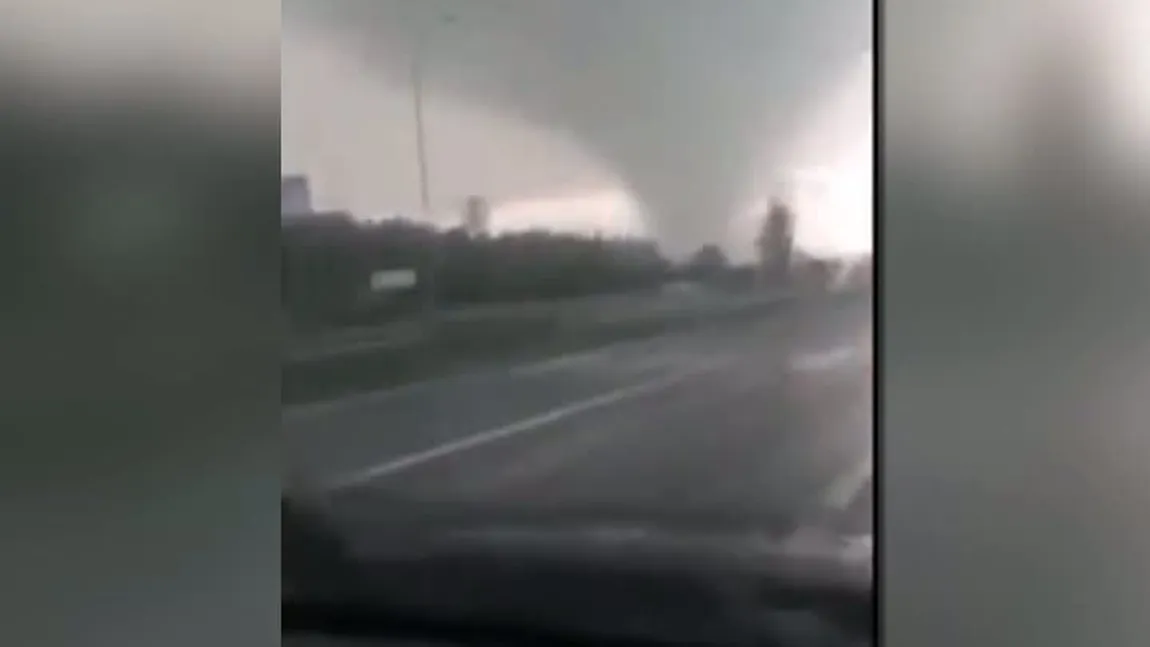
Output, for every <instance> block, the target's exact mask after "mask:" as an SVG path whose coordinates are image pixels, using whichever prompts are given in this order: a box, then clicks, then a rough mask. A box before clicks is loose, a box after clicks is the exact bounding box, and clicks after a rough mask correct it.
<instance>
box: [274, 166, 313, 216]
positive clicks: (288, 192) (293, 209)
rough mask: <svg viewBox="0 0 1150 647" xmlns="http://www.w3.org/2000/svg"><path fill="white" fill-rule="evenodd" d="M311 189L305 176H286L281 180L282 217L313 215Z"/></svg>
mask: <svg viewBox="0 0 1150 647" xmlns="http://www.w3.org/2000/svg"><path fill="white" fill-rule="evenodd" d="M312 211H313V208H312V204H311V187H310V186H309V185H308V181H307V177H306V176H303V175H285V176H283V177H282V178H281V179H280V215H281V216H294V215H302V214H310V213H312Z"/></svg>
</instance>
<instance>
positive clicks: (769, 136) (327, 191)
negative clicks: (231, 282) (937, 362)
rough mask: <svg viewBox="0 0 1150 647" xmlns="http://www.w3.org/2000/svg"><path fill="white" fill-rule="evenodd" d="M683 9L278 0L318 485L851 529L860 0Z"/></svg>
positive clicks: (864, 197)
mask: <svg viewBox="0 0 1150 647" xmlns="http://www.w3.org/2000/svg"><path fill="white" fill-rule="evenodd" d="M713 4H714V3H712V2H707V1H703V0H699V1H695V0H680V1H678V2H674V3H671V2H647V1H643V0H634V1H631V2H606V1H604V2H597V1H591V2H564V3H554V2H535V1H529V0H514V1H508V0H503V1H495V0H469V1H468V2H447V1H430V0H421V1H419V2H399V1H394V0H393V1H377V2H370V3H368V2H363V3H352V2H347V3H314V2H312V3H289V2H285V3H284V33H283V45H282V47H283V61H282V65H283V72H282V74H283V79H282V93H283V96H282V106H283V107H282V150H283V183H282V219H281V244H282V252H283V264H282V285H283V290H282V294H283V297H282V312H283V315H284V322H285V326H284V335H283V357H284V359H283V417H282V420H283V422H282V429H283V434H284V436H285V439H286V442H287V447H288V451H289V456H288V460H289V462H290V464H291V470H292V472H293V477H294V478H297V479H299V480H300V482H303V483H306V484H307V485H306V488H307V489H308V490H309V491H310V492H311V493H312V494H313V495H315V496H318V497H320V498H322V499H323V500H324V502H325V505H327V506H329V507H330V508H331V509H333V510H353V511H354V515H355V516H357V517H363V516H372V515H376V516H378V517H379V518H380V519H389V518H390V519H399V518H402V519H403V521H402V522H393V527H400V526H402V527H404V528H407V527H410V526H411V525H413V524H422V525H427V524H432V523H433V522H435V523H438V522H442V523H441V524H440V526H439V527H441V528H454V529H458V528H464V527H466V528H476V527H478V526H483V527H485V528H487V529H488V530H491V529H492V528H494V529H497V530H500V531H502V532H510V531H512V530H516V531H524V532H526V531H525V530H523V529H536V530H537V529H538V528H539V527H541V526H542V525H546V526H547V528H549V529H551V530H549V532H551V531H554V532H556V533H559V534H563V533H570V534H568V535H565V536H575V534H577V533H579V532H583V533H586V532H588V531H589V529H598V531H599V532H616V533H626V532H633V533H642V532H647V533H651V534H653V533H655V532H656V530H655V529H657V532H658V533H660V535H659V536H668V535H669V536H700V535H706V536H708V537H738V538H741V539H743V540H745V538H747V537H749V536H763V537H770V538H772V540H777V541H779V542H780V543H782V544H788V545H795V546H799V545H805V543H807V542H810V541H812V540H811V538H812V537H820V538H821V537H832V538H833V541H831V542H830V544H831V545H836V546H856V547H857V546H865V547H869V545H870V536H871V534H872V530H873V525H872V523H873V522H872V517H871V512H872V510H871V509H872V491H871V488H872V484H871V483H872V481H871V448H872V444H873V436H872V433H873V432H872V417H873V411H872V396H873V385H872V379H871V377H872V361H873V360H872V348H871V339H872V307H871V291H870V289H871V215H872V214H871V183H872V179H871V174H872V156H873V153H872V110H871V104H872V98H871V84H872V78H871V47H872V45H871V32H870V25H871V22H872V17H871V3H869V2H862V1H855V0H836V1H831V0H828V1H825V2H810V1H803V2H794V1H786V0H768V1H764V0H747V1H746V2H741V1H740V2H736V1H734V0H729V1H726V2H724V3H723V8H722V10H721V11H718V10H716V7H714V6H713ZM648 536H650V535H648ZM816 543H819V544H820V545H822V544H823V543H825V542H822V540H820V541H819V542H816Z"/></svg>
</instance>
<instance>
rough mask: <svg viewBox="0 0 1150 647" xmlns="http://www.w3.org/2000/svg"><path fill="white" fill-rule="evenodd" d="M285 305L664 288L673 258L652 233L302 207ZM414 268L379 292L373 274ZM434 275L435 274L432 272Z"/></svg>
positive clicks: (387, 305) (365, 311)
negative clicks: (377, 217)
mask: <svg viewBox="0 0 1150 647" xmlns="http://www.w3.org/2000/svg"><path fill="white" fill-rule="evenodd" d="M281 253H282V256H281V258H282V263H281V279H282V286H281V287H282V290H281V295H282V297H281V298H282V305H283V308H284V310H285V311H286V313H287V314H288V315H289V316H290V317H291V318H292V319H293V320H295V321H298V322H311V323H348V322H350V320H364V319H367V320H374V319H386V318H387V317H390V316H398V315H400V314H403V313H409V312H413V311H415V310H417V309H418V308H419V307H420V304H422V303H423V302H424V301H425V300H426V299H427V298H428V296H429V295H428V294H427V292H428V291H429V290H434V293H435V294H434V299H435V302H436V303H437V304H438V306H439V307H454V306H465V305H473V304H484V303H498V302H511V301H533V300H544V299H558V298H568V297H579V296H587V295H593V294H601V293H609V292H625V291H634V290H642V289H648V288H657V287H658V286H659V285H661V284H662V283H664V282H665V281H666V280H667V279H668V278H669V277H671V276H672V275H673V274H674V271H675V269H676V268H675V266H674V265H673V264H672V263H671V262H669V261H668V260H667V259H666V258H665V257H664V256H663V255H662V253H661V252H660V251H659V248H658V246H657V245H656V244H655V243H654V242H653V241H650V240H646V239H639V238H606V237H599V236H581V235H577V234H566V233H556V232H550V231H527V232H521V233H506V234H500V235H495V236H488V235H470V234H468V233H467V232H466V231H464V230H463V229H461V228H460V229H449V230H440V229H436V228H434V227H431V226H428V225H424V224H420V223H416V222H414V221H411V220H406V219H402V218H394V219H391V220H385V221H381V222H358V221H355V220H354V219H352V218H350V217H346V216H339V215H328V214H325V215H322V216H315V217H301V218H298V219H295V220H294V221H290V222H285V223H284V224H283V226H282V227H281ZM384 270H412V271H413V272H414V273H415V274H416V275H417V277H419V278H418V280H417V281H416V283H415V284H414V285H413V286H411V287H409V288H406V289H398V290H390V291H387V292H382V293H381V292H373V291H372V290H371V288H370V277H371V276H372V275H373V274H374V273H376V272H380V271H384ZM428 276H430V277H432V280H430V281H428V280H426V278H427V277H428Z"/></svg>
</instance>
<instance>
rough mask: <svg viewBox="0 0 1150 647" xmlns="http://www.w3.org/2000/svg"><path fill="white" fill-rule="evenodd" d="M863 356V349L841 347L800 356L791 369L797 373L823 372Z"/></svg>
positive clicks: (792, 362)
mask: <svg viewBox="0 0 1150 647" xmlns="http://www.w3.org/2000/svg"><path fill="white" fill-rule="evenodd" d="M861 356H862V349H861V348H857V347H854V346H839V347H837V348H832V349H830V350H825V351H821V352H816V353H808V354H806V355H800V356H799V357H796V358H795V359H794V360H792V361H791V368H793V369H795V370H797V371H821V370H826V369H830V368H835V367H836V366H842V365H843V364H846V363H848V362H850V361H852V360H854V359H856V358H859V357H861Z"/></svg>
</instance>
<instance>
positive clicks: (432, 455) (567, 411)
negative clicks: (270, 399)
mask: <svg viewBox="0 0 1150 647" xmlns="http://www.w3.org/2000/svg"><path fill="white" fill-rule="evenodd" d="M717 366H718V364H711V365H707V366H704V367H700V368H695V369H692V370H689V371H684V372H682V373H676V374H674V375H671V376H669V377H663V378H659V379H655V380H649V381H647V382H641V383H639V384H634V385H631V386H627V387H623V388H621V389H616V390H614V391H609V392H607V393H604V394H601V395H598V396H595V397H593V398H589V399H586V400H581V401H579V402H575V403H573V404H569V405H566V406H562V407H559V408H556V409H552V410H550V411H546V412H544V413H541V414H539V415H536V416H532V417H530V418H525V419H523V420H520V421H518V422H514V423H511V424H509V425H505V426H502V427H497V428H495V429H489V430H487V431H484V432H480V433H478V434H475V435H473V436H468V437H466V438H461V439H459V440H455V441H452V442H449V443H445V444H443V445H439V446H436V447H432V448H431V449H427V450H424V451H421V452H417V453H414V454H409V455H407V456H403V457H401V458H397V459H394V460H390V461H387V462H385V463H380V464H379V465H375V466H373V467H370V468H368V469H365V470H362V471H359V472H356V473H354V474H351V475H349V476H347V477H346V478H343V479H340V480H338V481H336V482H335V483H333V484H332V486H331V489H333V490H339V489H346V488H351V487H356V486H359V485H363V484H364V483H367V482H369V481H372V480H375V479H378V478H380V477H383V476H387V475H389V474H394V473H396V472H399V471H402V470H405V469H408V468H412V467H415V466H417V465H422V464H423V463H427V462H429V461H433V460H435V459H437V458H441V457H443V456H447V455H448V454H454V453H455V452H460V451H464V450H467V449H471V448H473V447H478V446H479V445H484V444H487V443H490V442H492V441H495V440H499V439H501V438H507V437H509V436H514V435H515V434H520V433H524V432H528V431H538V430H539V429H542V428H544V427H546V426H547V425H550V424H553V423H555V422H558V421H560V420H563V419H564V418H569V417H571V416H574V415H576V414H579V413H583V412H585V411H590V410H592V409H598V408H600V407H605V406H607V405H611V404H615V403H616V402H621V401H623V400H626V399H629V398H634V397H638V396H640V395H645V394H648V393H653V392H655V391H658V390H660V389H664V388H667V387H669V386H672V385H674V384H677V383H679V382H682V381H684V380H686V379H688V378H691V377H694V376H696V375H699V374H701V373H704V372H706V371H709V370H712V369H714V368H716V367H717Z"/></svg>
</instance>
